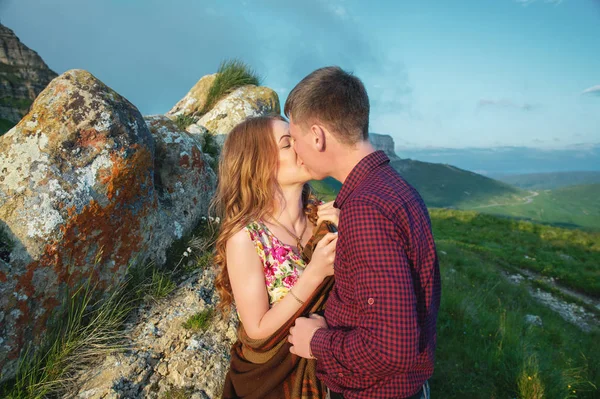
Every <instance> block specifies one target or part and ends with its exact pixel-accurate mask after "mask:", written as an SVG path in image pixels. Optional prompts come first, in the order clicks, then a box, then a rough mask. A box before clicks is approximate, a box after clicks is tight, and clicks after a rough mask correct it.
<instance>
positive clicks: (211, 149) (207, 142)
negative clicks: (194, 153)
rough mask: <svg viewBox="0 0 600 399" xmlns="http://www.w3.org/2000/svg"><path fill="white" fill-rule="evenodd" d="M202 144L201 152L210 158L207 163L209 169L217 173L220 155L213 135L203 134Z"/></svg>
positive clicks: (219, 149) (209, 133)
mask: <svg viewBox="0 0 600 399" xmlns="http://www.w3.org/2000/svg"><path fill="white" fill-rule="evenodd" d="M202 140H203V142H204V144H203V145H202V152H203V153H205V154H208V155H210V156H211V158H212V159H211V160H210V161H209V165H210V167H211V168H212V169H213V170H214V171H215V173H217V171H218V169H219V155H220V154H221V147H220V146H219V144H218V143H217V139H216V138H215V135H214V133H211V132H208V131H207V132H204V134H203V135H202Z"/></svg>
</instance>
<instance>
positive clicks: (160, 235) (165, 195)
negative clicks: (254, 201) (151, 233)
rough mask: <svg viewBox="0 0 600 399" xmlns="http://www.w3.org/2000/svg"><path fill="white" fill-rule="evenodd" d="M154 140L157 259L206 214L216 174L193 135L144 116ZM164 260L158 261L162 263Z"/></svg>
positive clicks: (167, 121) (157, 117) (163, 119)
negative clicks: (158, 254) (157, 204)
mask: <svg viewBox="0 0 600 399" xmlns="http://www.w3.org/2000/svg"><path fill="white" fill-rule="evenodd" d="M145 120H146V123H147V125H148V127H149V128H150V131H151V133H152V136H153V137H154V141H155V146H156V152H155V159H154V167H155V170H154V188H155V190H156V193H157V196H158V201H159V214H158V218H159V220H158V223H157V225H156V230H155V237H156V238H157V242H156V243H155V244H154V246H153V247H154V248H160V249H161V251H159V252H160V253H161V256H163V255H164V252H165V250H166V249H167V248H168V247H169V246H170V245H171V244H172V242H173V238H175V239H179V238H181V237H182V236H183V235H184V234H187V233H188V232H189V231H190V230H191V229H192V228H193V227H194V226H195V224H196V223H197V222H198V220H200V218H201V217H202V215H206V214H207V210H208V205H209V203H210V200H211V198H212V195H213V193H214V190H215V186H216V180H217V179H216V175H215V173H214V171H213V170H212V169H211V167H210V166H209V165H208V162H207V159H206V156H205V154H203V153H202V148H201V146H202V142H201V140H200V137H198V136H197V135H194V134H191V133H188V132H186V131H181V130H179V128H178V127H177V125H176V124H175V123H174V122H173V121H171V120H170V119H169V118H167V117H166V116H164V115H152V116H146V117H145ZM163 262H164V259H161V260H159V263H161V264H162V263H163Z"/></svg>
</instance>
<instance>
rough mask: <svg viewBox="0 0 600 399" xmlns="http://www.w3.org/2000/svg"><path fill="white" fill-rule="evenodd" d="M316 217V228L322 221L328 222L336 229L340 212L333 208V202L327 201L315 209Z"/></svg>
mask: <svg viewBox="0 0 600 399" xmlns="http://www.w3.org/2000/svg"><path fill="white" fill-rule="evenodd" d="M317 217H318V219H317V226H318V225H319V224H320V223H321V222H322V221H323V220H329V221H330V222H332V223H333V224H335V227H337V225H338V222H339V220H340V210H339V209H337V208H334V207H333V201H329V202H326V203H324V204H321V205H319V206H318V207H317Z"/></svg>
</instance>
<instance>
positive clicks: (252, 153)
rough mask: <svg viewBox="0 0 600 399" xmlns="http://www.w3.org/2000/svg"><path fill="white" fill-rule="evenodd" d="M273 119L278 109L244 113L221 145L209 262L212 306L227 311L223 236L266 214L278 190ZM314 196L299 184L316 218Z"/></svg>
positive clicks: (228, 288) (228, 287)
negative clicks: (213, 272)
mask: <svg viewBox="0 0 600 399" xmlns="http://www.w3.org/2000/svg"><path fill="white" fill-rule="evenodd" d="M277 120H280V121H284V122H287V121H286V120H285V119H284V118H283V117H282V116H279V115H269V116H259V117H253V118H249V119H246V120H245V121H244V122H242V123H240V124H239V125H237V126H236V127H234V128H233V130H232V131H231V133H229V135H228V136H227V138H226V139H225V143H224V144H223V150H222V151H221V157H220V160H219V180H218V186H217V191H216V194H215V196H214V198H213V200H212V203H211V213H213V214H214V215H215V216H217V217H219V218H220V220H221V226H220V230H219V235H218V237H217V240H216V242H215V258H214V263H215V266H216V267H217V276H216V278H215V288H216V289H217V292H218V294H219V297H220V301H219V304H218V308H219V310H220V311H221V312H222V313H228V312H229V311H230V310H231V305H232V303H233V294H232V292H231V284H230V281H229V274H228V271H227V256H226V246H227V241H228V240H229V238H231V236H233V235H234V234H235V233H237V232H238V231H240V230H241V229H243V228H244V227H245V226H247V225H248V224H249V223H250V222H252V221H254V220H261V219H263V218H265V217H268V216H271V215H272V212H273V210H274V206H275V202H274V201H275V200H274V199H275V198H277V197H278V195H279V194H280V192H281V189H280V187H279V184H278V183H277V169H278V164H279V148H278V146H277V143H276V142H275V138H274V136H273V122H274V121H277ZM315 199H316V198H315V197H314V195H313V193H312V190H311V188H310V185H308V183H307V184H305V185H304V189H303V190H302V201H303V204H304V209H305V212H306V213H307V214H308V215H309V218H310V220H311V221H312V222H313V223H315V221H316V204H315V201H314V200H315Z"/></svg>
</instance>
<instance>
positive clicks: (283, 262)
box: [244, 221, 306, 306]
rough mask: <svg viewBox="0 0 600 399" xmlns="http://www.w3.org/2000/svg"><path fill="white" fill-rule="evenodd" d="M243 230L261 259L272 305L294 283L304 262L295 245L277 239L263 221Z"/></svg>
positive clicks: (251, 224)
mask: <svg viewBox="0 0 600 399" xmlns="http://www.w3.org/2000/svg"><path fill="white" fill-rule="evenodd" d="M244 230H246V231H247V232H248V234H249V235H250V239H251V240H252V242H253V243H254V246H255V247H256V252H257V253H258V256H259V257H260V260H261V261H262V264H263V271H264V273H265V284H266V286H267V292H268V294H269V305H271V306H273V305H274V304H275V303H277V302H278V301H279V300H281V299H282V298H283V297H284V296H285V294H287V293H288V291H289V290H290V288H292V287H293V286H294V284H296V281H298V277H300V275H301V274H302V271H303V270H304V268H305V267H306V263H305V262H304V261H303V260H302V257H301V256H300V253H299V252H298V249H297V248H296V247H294V246H292V245H288V244H285V243H283V242H281V241H279V239H278V238H277V237H276V236H275V235H274V234H273V233H272V232H271V230H269V228H268V227H267V226H266V225H265V224H264V223H263V222H260V221H256V222H252V223H250V224H249V225H248V226H246V227H245V228H244Z"/></svg>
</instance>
